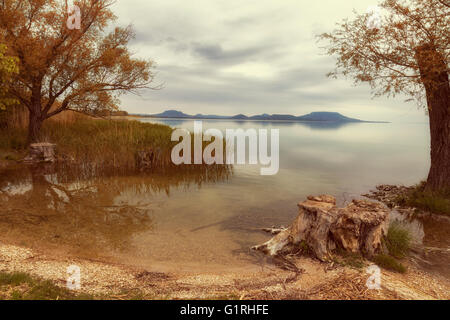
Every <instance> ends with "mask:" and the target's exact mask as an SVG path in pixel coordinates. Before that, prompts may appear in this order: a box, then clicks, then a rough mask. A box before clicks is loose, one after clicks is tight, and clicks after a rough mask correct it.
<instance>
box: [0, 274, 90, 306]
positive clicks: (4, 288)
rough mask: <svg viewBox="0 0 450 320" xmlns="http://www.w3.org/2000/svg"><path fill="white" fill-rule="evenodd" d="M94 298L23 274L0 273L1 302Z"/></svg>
mask: <svg viewBox="0 0 450 320" xmlns="http://www.w3.org/2000/svg"><path fill="white" fill-rule="evenodd" d="M92 299H93V296H91V295H87V294H78V293H75V292H73V291H69V290H68V289H65V288H61V287H58V286H56V285H55V284H54V283H53V282H52V281H50V280H42V279H39V278H36V277H32V276H31V275H29V274H27V273H22V272H14V273H7V272H0V300H92Z"/></svg>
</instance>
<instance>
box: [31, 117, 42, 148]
mask: <svg viewBox="0 0 450 320" xmlns="http://www.w3.org/2000/svg"><path fill="white" fill-rule="evenodd" d="M41 126H42V120H41V117H40V116H39V115H37V114H36V113H35V112H32V111H31V110H30V115H29V122H28V143H29V144H30V143H35V142H39V138H40V132H41Z"/></svg>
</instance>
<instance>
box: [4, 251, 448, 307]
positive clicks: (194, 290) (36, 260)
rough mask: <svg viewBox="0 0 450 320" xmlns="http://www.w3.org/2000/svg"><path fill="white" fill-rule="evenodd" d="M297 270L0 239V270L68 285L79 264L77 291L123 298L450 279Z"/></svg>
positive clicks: (368, 294) (372, 293)
mask: <svg viewBox="0 0 450 320" xmlns="http://www.w3.org/2000/svg"><path fill="white" fill-rule="evenodd" d="M295 264H296V265H297V266H298V267H300V268H302V269H303V270H304V272H303V273H302V274H299V275H296V274H294V273H293V272H289V271H285V270H282V269H280V268H277V267H276V266H271V265H268V266H267V267H263V268H261V270H260V271H259V272H256V273H255V272H247V273H235V272H230V273H226V272H225V273H199V274H196V273H164V272H148V271H147V270H144V269H141V268H136V267H133V266H129V265H121V264H114V263H108V262H100V261H93V260H87V259H77V258H76V257H72V258H61V257H56V256H52V255H51V254H49V253H46V252H39V250H36V249H33V250H32V249H29V248H25V247H19V246H15V245H9V244H5V243H0V271H2V272H26V273H29V274H31V275H33V276H36V277H39V278H42V279H46V280H51V281H53V282H54V283H55V284H56V285H58V286H61V287H64V286H66V281H67V280H66V279H67V276H68V274H67V267H69V266H71V265H77V266H79V267H80V269H81V292H83V293H89V294H93V295H95V296H99V297H103V298H104V297H107V298H110V299H126V298H127V297H128V296H127V292H136V290H137V291H139V292H140V293H141V296H142V297H143V298H144V299H450V282H449V280H448V279H445V278H443V277H440V276H434V275H430V274H426V273H424V272H422V271H420V270H418V269H416V268H415V267H414V266H412V265H410V266H409V270H408V272H407V273H406V274H397V273H392V272H388V271H385V270H383V271H382V277H381V289H380V290H369V289H368V288H367V286H366V281H367V279H368V277H369V275H368V274H366V273H365V270H356V269H352V268H350V267H344V266H336V265H333V264H324V263H320V262H318V261H317V260H315V259H311V258H308V257H299V258H297V259H296V260H295Z"/></svg>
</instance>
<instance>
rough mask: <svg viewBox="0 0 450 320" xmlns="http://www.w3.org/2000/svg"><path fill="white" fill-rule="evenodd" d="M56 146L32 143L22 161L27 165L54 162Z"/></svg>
mask: <svg viewBox="0 0 450 320" xmlns="http://www.w3.org/2000/svg"><path fill="white" fill-rule="evenodd" d="M55 148H56V145H55V144H52V143H46V142H41V143H32V144H30V146H29V147H28V155H27V156H26V158H25V159H24V161H25V162H27V163H39V162H55V161H56V153H55Z"/></svg>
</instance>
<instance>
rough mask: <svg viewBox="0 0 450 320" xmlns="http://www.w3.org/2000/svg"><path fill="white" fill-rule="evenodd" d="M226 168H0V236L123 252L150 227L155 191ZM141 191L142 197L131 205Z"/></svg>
mask: <svg viewBox="0 0 450 320" xmlns="http://www.w3.org/2000/svg"><path fill="white" fill-rule="evenodd" d="M230 175H231V169H230V168H229V167H225V166H222V167H220V168H219V167H215V168H203V169H200V170H199V169H196V170H190V169H189V168H186V169H182V168H181V167H180V169H179V170H174V171H173V172H172V174H168V173H164V174H157V173H155V174H151V175H150V174H145V173H142V174H140V175H122V176H121V175H113V176H108V175H101V176H98V175H97V176H96V175H93V174H92V172H86V171H85V170H83V168H80V167H72V168H68V167H58V166H53V165H49V166H37V167H23V168H22V169H20V170H5V171H2V172H0V203H1V208H0V234H2V235H3V236H5V237H8V238H9V239H11V238H12V239H16V240H17V241H18V242H19V243H20V242H21V241H22V242H23V243H25V244H27V245H32V244H33V243H35V241H36V240H38V241H39V242H40V245H42V244H44V245H49V246H52V245H58V246H59V245H65V246H67V247H70V249H71V251H73V250H75V251H77V253H79V252H82V253H83V254H84V255H94V256H96V255H98V254H105V253H106V252H107V251H110V252H112V251H124V250H125V251H126V250H130V246H132V239H133V237H134V236H135V235H136V234H138V233H140V232H144V231H150V230H153V229H154V227H155V221H154V216H153V212H154V203H153V202H152V198H153V197H154V196H155V197H157V196H158V195H159V194H163V195H165V196H169V195H170V193H171V191H172V190H174V189H176V190H187V189H189V188H190V187H191V186H195V187H196V188H200V187H201V186H202V185H203V184H205V183H213V182H218V181H223V180H226V179H228V178H229V176H230ZM141 195H145V197H146V199H147V201H139V202H135V203H133V201H132V198H133V197H139V196H141Z"/></svg>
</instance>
